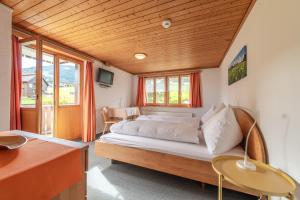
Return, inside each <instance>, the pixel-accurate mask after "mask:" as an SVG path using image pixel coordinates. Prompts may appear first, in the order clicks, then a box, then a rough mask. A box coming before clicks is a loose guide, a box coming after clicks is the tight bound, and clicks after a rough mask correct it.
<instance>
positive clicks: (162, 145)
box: [99, 133, 244, 161]
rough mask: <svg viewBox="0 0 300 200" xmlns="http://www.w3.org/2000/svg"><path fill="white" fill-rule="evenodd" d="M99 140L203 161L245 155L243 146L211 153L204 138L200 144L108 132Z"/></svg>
mask: <svg viewBox="0 0 300 200" xmlns="http://www.w3.org/2000/svg"><path fill="white" fill-rule="evenodd" d="M99 140H100V141H101V142H105V143H110V144H117V145H122V146H126V147H134V148H140V149H144V150H150V151H155V152H161V153H167V154H172V155H176V156H181V157H186V158H192V159H196V160H203V161H211V160H212V159H213V158H214V157H216V156H219V155H233V156H243V155H244V150H243V148H242V147H241V146H237V147H235V148H233V149H231V150H230V151H228V152H226V153H222V154H219V155H213V154H210V153H209V152H208V149H207V147H206V144H205V142H204V140H202V139H201V140H200V143H199V144H192V143H184V142H176V141H169V140H160V139H154V138H146V137H140V136H131V135H123V134H117V133H108V134H105V135H103V136H101V137H100V139H99Z"/></svg>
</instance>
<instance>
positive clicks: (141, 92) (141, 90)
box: [136, 77, 145, 107]
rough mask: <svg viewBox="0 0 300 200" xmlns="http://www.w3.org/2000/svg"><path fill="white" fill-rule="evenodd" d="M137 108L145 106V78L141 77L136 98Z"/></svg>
mask: <svg viewBox="0 0 300 200" xmlns="http://www.w3.org/2000/svg"><path fill="white" fill-rule="evenodd" d="M136 106H139V107H141V106H145V87H144V77H139V81H138V87H137V96H136Z"/></svg>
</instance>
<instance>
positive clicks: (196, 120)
mask: <svg viewBox="0 0 300 200" xmlns="http://www.w3.org/2000/svg"><path fill="white" fill-rule="evenodd" d="M136 120H151V121H164V122H174V123H193V124H194V125H195V126H197V127H199V126H200V120H201V119H200V118H197V117H174V116H164V115H140V116H139V117H138V118H137V119H136Z"/></svg>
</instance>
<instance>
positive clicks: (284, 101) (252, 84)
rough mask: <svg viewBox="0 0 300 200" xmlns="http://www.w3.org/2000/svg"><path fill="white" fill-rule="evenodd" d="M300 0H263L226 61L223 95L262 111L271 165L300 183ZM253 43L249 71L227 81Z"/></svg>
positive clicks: (223, 73) (223, 66)
mask: <svg viewBox="0 0 300 200" xmlns="http://www.w3.org/2000/svg"><path fill="white" fill-rule="evenodd" d="M299 8H300V1H299V0H287V1H281V0H259V1H257V2H256V4H255V6H254V8H253V9H252V11H251V13H250V15H249V16H248V18H247V20H246V22H245V24H244V25H243V27H242V29H241V30H240V33H239V34H238V36H237V38H236V39H235V41H234V43H233V45H232V47H231V48H230V50H229V52H228V53H227V55H226V57H225V59H224V61H223V63H222V65H221V98H222V100H223V101H225V102H227V103H229V104H232V105H240V106H245V107H248V108H251V109H252V110H254V111H256V112H257V115H258V120H259V125H260V127H261V130H262V132H263V134H264V137H265V140H266V143H267V149H268V152H269V161H270V163H271V165H273V166H275V167H278V168H280V169H282V170H284V171H286V172H288V173H289V174H290V175H291V176H292V177H293V178H294V179H296V180H297V181H298V182H300V156H299V155H298V154H299V153H300V145H299V142H300V123H299V122H300V121H299V120H300V117H299V116H300V115H299V113H300V89H299V86H300V37H299V36H300V20H299V19H300V14H299ZM244 45H247V47H248V76H247V77H246V78H245V79H243V80H240V81H239V82H236V83H234V84H233V85H231V86H228V84H227V80H228V79H227V74H228V66H229V63H230V62H231V61H232V60H233V58H234V57H235V55H236V54H237V53H238V52H239V51H240V49H241V48H242V47H243V46H244Z"/></svg>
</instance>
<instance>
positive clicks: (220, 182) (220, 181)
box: [218, 174, 223, 200]
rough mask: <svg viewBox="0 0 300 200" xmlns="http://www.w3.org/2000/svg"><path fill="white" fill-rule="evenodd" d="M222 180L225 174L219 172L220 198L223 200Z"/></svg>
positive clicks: (219, 199)
mask: <svg viewBox="0 0 300 200" xmlns="http://www.w3.org/2000/svg"><path fill="white" fill-rule="evenodd" d="M222 181H223V176H222V175H221V174H219V188H218V190H219V192H218V200H222Z"/></svg>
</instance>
